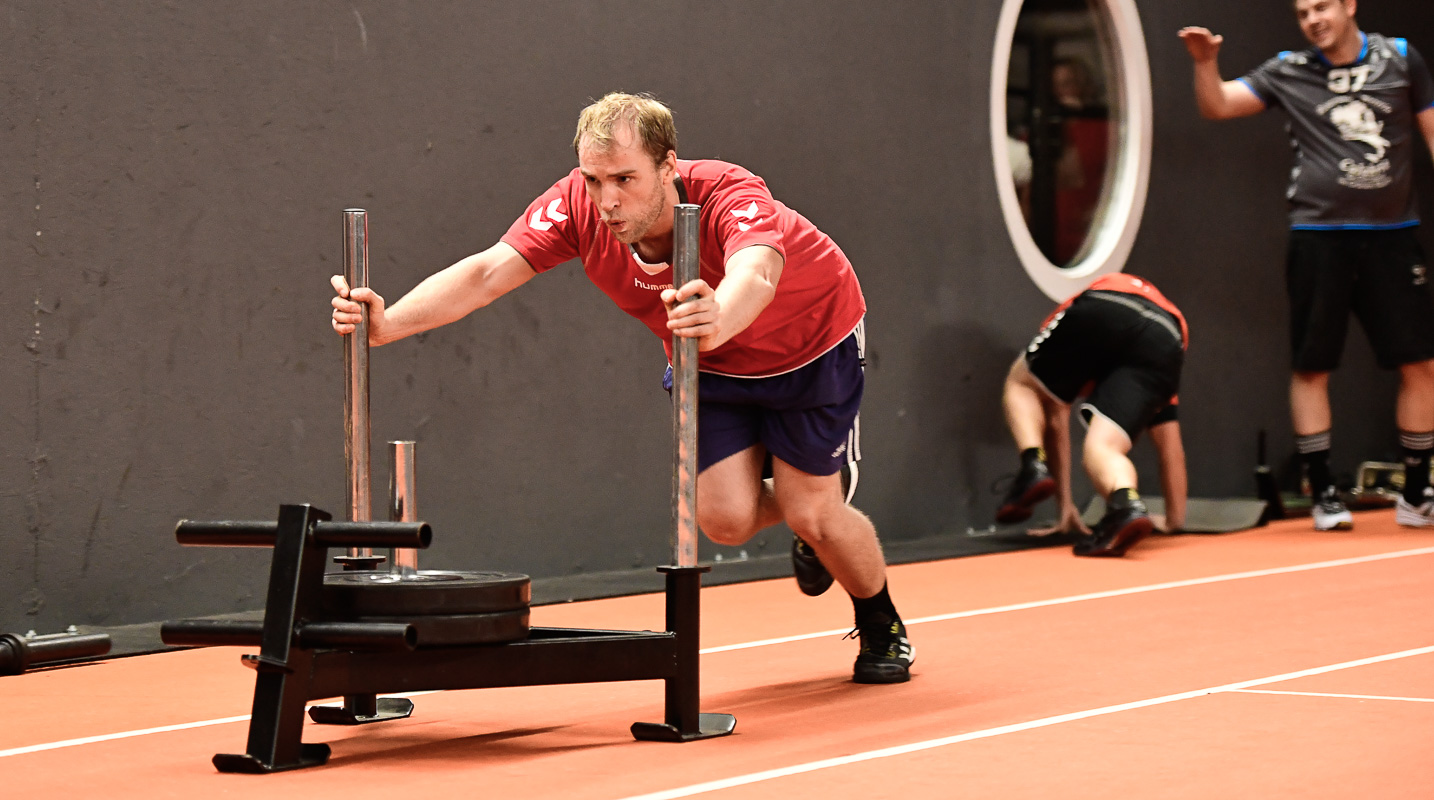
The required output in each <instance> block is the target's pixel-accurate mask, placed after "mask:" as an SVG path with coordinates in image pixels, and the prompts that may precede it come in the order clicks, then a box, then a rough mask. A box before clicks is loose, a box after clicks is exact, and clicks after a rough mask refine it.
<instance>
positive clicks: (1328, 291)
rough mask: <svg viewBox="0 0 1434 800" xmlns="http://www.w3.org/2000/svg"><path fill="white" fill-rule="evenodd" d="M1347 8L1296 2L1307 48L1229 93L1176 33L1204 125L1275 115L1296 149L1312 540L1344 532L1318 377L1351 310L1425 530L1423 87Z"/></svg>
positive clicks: (1403, 507) (1294, 265)
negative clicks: (1395, 390)
mask: <svg viewBox="0 0 1434 800" xmlns="http://www.w3.org/2000/svg"><path fill="white" fill-rule="evenodd" d="M1356 4H1357V0H1294V9H1295V15H1296V17H1297V18H1298V20H1299V25H1300V30H1301V31H1302V32H1303V33H1304V35H1305V38H1306V39H1308V40H1309V43H1310V44H1311V45H1312V47H1310V48H1307V49H1305V50H1300V51H1297V52H1286V53H1280V54H1279V55H1278V56H1275V57H1274V58H1272V59H1270V60H1269V61H1266V62H1265V63H1263V64H1261V65H1260V66H1258V67H1256V68H1255V69H1254V70H1253V71H1251V72H1250V73H1249V74H1247V75H1245V77H1243V78H1241V79H1239V80H1233V81H1226V80H1223V79H1221V77H1220V69H1219V66H1218V64H1217V63H1216V57H1217V55H1218V54H1219V51H1220V43H1221V42H1222V41H1224V39H1223V37H1220V36H1216V35H1214V34H1212V33H1211V32H1210V31H1208V30H1206V29H1205V28H1185V29H1184V30H1182V31H1180V38H1181V39H1182V40H1183V41H1184V42H1185V48H1186V50H1188V51H1189V52H1190V57H1191V59H1192V60H1194V62H1195V99H1196V101H1197V103H1198V104H1199V107H1200V113H1201V114H1202V115H1203V116H1204V117H1206V118H1207V119H1217V120H1218V119H1233V118H1235V117H1245V116H1250V115H1252V114H1258V113H1260V112H1261V111H1264V110H1265V109H1266V108H1269V107H1270V106H1280V107H1281V108H1283V109H1284V110H1285V113H1286V114H1287V115H1288V117H1289V130H1290V135H1291V139H1292V141H1293V144H1294V150H1295V167H1294V170H1293V172H1292V173H1291V176H1290V188H1289V192H1288V197H1289V201H1290V222H1291V228H1292V230H1291V233H1290V243H1289V252H1288V259H1287V264H1286V284H1287V286H1288V289H1289V294H1290V306H1291V309H1290V310H1291V313H1290V323H1291V326H1290V340H1291V344H1292V346H1293V350H1294V360H1293V361H1294V377H1293V379H1292V380H1291V382H1290V410H1291V416H1292V417H1293V420H1294V428H1295V437H1296V444H1297V446H1298V450H1299V452H1300V457H1301V460H1302V461H1303V462H1304V464H1305V467H1306V469H1307V470H1308V474H1309V480H1310V487H1311V489H1312V490H1313V491H1314V493H1315V498H1316V503H1315V507H1314V511H1313V516H1314V525H1315V528H1316V529H1317V530H1334V529H1340V530H1348V529H1349V528H1351V527H1353V524H1354V520H1353V518H1352V517H1351V516H1350V514H1349V510H1348V509H1346V508H1345V507H1344V504H1343V503H1342V502H1340V500H1339V495H1338V494H1337V493H1336V491H1335V488H1334V485H1333V482H1332V481H1331V480H1330V474H1329V446H1330V426H1331V414H1330V407H1329V374H1330V372H1331V371H1333V370H1334V369H1335V367H1337V366H1339V357H1340V354H1341V352H1342V351H1343V349H1344V335H1345V331H1346V329H1347V327H1348V324H1349V314H1350V311H1353V312H1354V313H1355V315H1356V316H1358V317H1359V321H1360V324H1361V325H1362V326H1363V327H1364V331H1365V333H1366V334H1367V335H1368V337H1369V341H1370V344H1371V345H1373V347H1374V351H1375V356H1376V358H1377V360H1378V362H1379V365H1380V367H1382V368H1384V369H1396V368H1397V369H1398V370H1399V376H1400V384H1399V397H1398V400H1397V403H1396V420H1397V422H1398V424H1399V438H1400V446H1401V448H1402V449H1403V453H1404V463H1405V475H1406V479H1405V489H1404V493H1403V496H1402V497H1401V498H1400V499H1399V501H1398V507H1397V509H1396V511H1395V517H1396V519H1397V520H1398V521H1399V523H1400V524H1401V525H1408V526H1411V527H1434V490H1431V489H1430V487H1429V462H1430V455H1431V453H1434V299H1431V297H1430V294H1429V291H1430V290H1429V276H1428V269H1427V267H1426V265H1425V263H1426V262H1425V260H1424V254H1423V251H1422V250H1421V249H1420V246H1419V242H1418V240H1417V239H1416V238H1415V230H1416V228H1417V226H1418V225H1419V214H1418V210H1417V204H1416V201H1415V196H1414V186H1413V172H1414V157H1415V154H1416V151H1417V148H1418V146H1419V145H1418V142H1419V140H1420V138H1422V139H1423V140H1424V141H1425V143H1426V145H1427V146H1428V147H1429V149H1430V151H1431V152H1434V80H1431V78H1430V75H1429V69H1428V67H1427V66H1426V65H1425V63H1424V59H1423V58H1422V57H1421V56H1420V55H1419V52H1418V51H1417V50H1415V49H1414V47H1413V46H1411V45H1410V44H1409V43H1408V42H1406V41H1405V40H1403V39H1395V38H1390V37H1386V36H1381V35H1379V34H1377V33H1370V34H1365V33H1364V32H1362V31H1360V29H1359V25H1358V24H1357V23H1356V22H1355V19H1354V14H1355V9H1356Z"/></svg>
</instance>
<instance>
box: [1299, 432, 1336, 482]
mask: <svg viewBox="0 0 1434 800" xmlns="http://www.w3.org/2000/svg"><path fill="white" fill-rule="evenodd" d="M1295 449H1296V450H1298V451H1299V453H1300V463H1301V464H1304V466H1305V475H1307V476H1308V477H1309V481H1310V496H1311V497H1315V498H1318V497H1319V496H1320V495H1322V494H1324V493H1325V492H1326V491H1328V490H1329V488H1330V487H1331V486H1333V485H1334V481H1333V480H1331V479H1330V477H1329V431H1324V432H1323V433H1312V434H1310V435H1309V436H1296V437H1295Z"/></svg>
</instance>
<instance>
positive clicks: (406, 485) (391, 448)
mask: <svg viewBox="0 0 1434 800" xmlns="http://www.w3.org/2000/svg"><path fill="white" fill-rule="evenodd" d="M414 446H415V443H414V442H408V441H400V442H389V443H388V463H389V467H390V469H389V473H388V474H389V484H388V487H389V492H388V496H389V504H388V518H389V520H390V521H392V522H417V521H418V501H417V485H416V484H417V482H416V480H415V479H414V471H413V470H414V452H413V451H414ZM388 572H389V575H390V576H392V577H394V578H398V579H400V580H402V579H405V578H410V579H411V578H413V577H414V576H416V575H417V574H418V550H417V549H416V548H408V547H395V548H394V549H393V552H392V553H390V554H389V563H388Z"/></svg>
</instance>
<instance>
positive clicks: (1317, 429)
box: [1290, 372, 1332, 436]
mask: <svg viewBox="0 0 1434 800" xmlns="http://www.w3.org/2000/svg"><path fill="white" fill-rule="evenodd" d="M1290 419H1291V420H1292V421H1293V422H1294V427H1295V435H1296V436H1313V435H1314V434H1317V433H1324V432H1325V431H1327V430H1329V429H1330V420H1331V419H1332V417H1331V414H1330V409H1329V373H1328V372H1296V373H1294V374H1293V375H1292V376H1291V377H1290Z"/></svg>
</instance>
